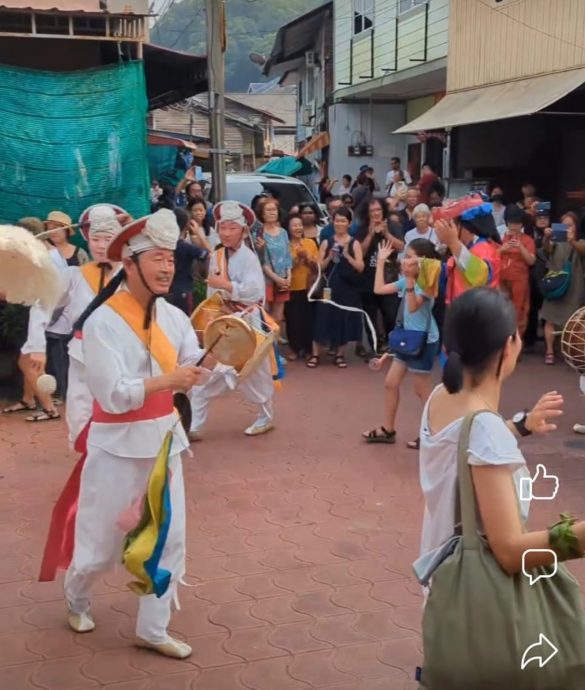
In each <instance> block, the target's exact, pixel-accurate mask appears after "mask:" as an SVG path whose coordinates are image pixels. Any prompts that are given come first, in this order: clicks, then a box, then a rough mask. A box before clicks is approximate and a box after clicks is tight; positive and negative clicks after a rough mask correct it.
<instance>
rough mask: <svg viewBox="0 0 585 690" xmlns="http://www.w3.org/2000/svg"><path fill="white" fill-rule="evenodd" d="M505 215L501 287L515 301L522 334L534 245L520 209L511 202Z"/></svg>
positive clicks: (533, 259) (527, 307)
mask: <svg viewBox="0 0 585 690" xmlns="http://www.w3.org/2000/svg"><path fill="white" fill-rule="evenodd" d="M504 219H505V221H506V233H505V234H504V237H503V241H502V246H501V247H500V254H501V257H502V263H501V269H500V270H501V273H500V287H501V289H502V290H503V291H504V292H505V293H506V294H507V295H508V297H509V298H510V300H511V301H512V303H513V305H514V309H515V310H516V320H517V322H518V333H519V334H520V337H521V338H524V333H525V332H526V327H527V325H528V314H529V312H530V267H531V266H534V263H535V261H536V245H535V243H534V240H533V239H532V237H530V236H529V235H527V234H525V232H524V212H523V211H522V209H520V208H518V206H516V205H515V204H511V205H510V206H508V207H507V208H506V212H505V214H504Z"/></svg>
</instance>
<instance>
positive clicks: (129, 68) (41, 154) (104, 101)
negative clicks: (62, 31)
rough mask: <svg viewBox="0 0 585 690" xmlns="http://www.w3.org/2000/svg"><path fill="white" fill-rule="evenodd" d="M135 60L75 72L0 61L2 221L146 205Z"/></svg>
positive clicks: (143, 209)
mask: <svg viewBox="0 0 585 690" xmlns="http://www.w3.org/2000/svg"><path fill="white" fill-rule="evenodd" d="M146 111H147V99H146V88H145V82H144V70H143V64H142V62H140V61H134V62H129V63H126V64H120V65H108V66H106V67H100V68H97V69H91V70H80V71H76V72H43V71H38V70H31V69H23V68H19V67H11V66H7V65H0V119H1V123H2V124H1V127H0V222H14V221H16V220H18V219H19V218H22V217H23V216H38V217H40V218H44V217H46V215H47V213H48V212H49V211H51V210H61V211H65V212H66V213H68V214H69V215H70V216H72V218H73V219H74V220H76V219H77V218H78V217H79V215H80V214H81V212H82V211H83V210H84V209H85V208H86V207H87V206H90V205H91V204H95V203H99V202H109V203H113V204H117V205H119V206H122V207H123V208H125V209H127V210H128V212H129V213H131V214H132V215H133V216H135V217H139V216H141V215H144V214H145V213H148V211H149V175H148V163H147V141H146Z"/></svg>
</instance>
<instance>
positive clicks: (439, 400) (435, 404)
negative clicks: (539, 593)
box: [420, 288, 585, 663]
mask: <svg viewBox="0 0 585 690" xmlns="http://www.w3.org/2000/svg"><path fill="white" fill-rule="evenodd" d="M444 339H445V340H444V342H445V349H446V351H447V354H448V359H447V363H446V365H445V368H444V370H443V385H441V386H438V387H437V388H436V389H435V390H434V391H433V393H432V394H431V397H430V398H429V401H428V402H427V405H426V406H425V410H424V412H423V416H422V421H421V430H420V443H421V446H420V479H421V487H422V491H423V494H424V497H425V502H426V507H425V514H424V521H423V529H422V546H421V551H422V554H423V555H425V554H428V553H429V552H431V551H433V550H434V549H436V548H437V547H439V546H441V545H443V544H444V543H445V542H446V541H447V540H448V539H450V538H451V537H452V536H453V535H454V534H455V529H456V526H455V511H456V495H457V490H456V486H457V455H458V453H457V450H458V449H457V446H458V442H459V435H460V430H461V426H462V422H463V420H464V419H465V418H466V417H467V416H468V415H470V414H473V413H479V414H478V415H477V416H476V417H475V419H474V421H473V425H472V428H471V434H470V440H469V444H468V464H469V465H470V466H471V476H472V481H473V485H474V489H475V495H476V501H477V505H478V511H479V517H480V521H481V525H482V526H483V532H484V533H485V536H486V539H487V542H488V544H489V547H490V549H491V551H492V552H493V555H494V557H495V559H496V560H497V562H498V563H499V565H500V566H501V567H502V569H503V570H504V571H505V572H506V573H508V574H509V575H512V574H515V573H518V572H520V571H521V569H522V560H523V554H524V552H525V551H527V550H528V549H536V551H534V552H533V553H532V554H530V555H529V556H527V557H526V559H525V560H526V569H527V570H530V569H532V568H534V567H536V566H540V565H550V564H551V556H552V554H551V553H550V551H548V552H547V551H545V550H546V549H550V548H551V544H552V542H550V543H549V533H548V532H547V530H546V529H544V530H540V531H536V532H527V531H525V529H524V526H523V522H524V521H525V520H526V518H527V517H528V508H529V503H530V501H526V500H522V495H521V492H520V486H521V479H522V478H530V472H529V470H528V467H527V465H526V461H525V459H524V456H523V454H522V451H521V450H520V448H519V447H518V441H519V440H520V439H521V438H523V437H525V436H529V435H531V434H533V433H534V434H543V433H547V432H550V431H554V430H555V429H556V425H555V423H554V422H555V421H556V419H557V418H558V417H559V416H560V415H561V414H562V407H563V398H562V396H561V395H560V394H559V393H557V392H556V391H552V392H549V393H546V394H545V395H544V396H542V397H541V398H540V400H539V401H538V402H537V404H536V405H535V407H533V408H532V410H531V411H530V412H527V413H526V412H521V413H518V414H517V415H515V416H514V417H513V419H512V420H511V421H505V420H504V419H503V418H502V417H501V416H500V413H499V409H500V402H501V392H502V384H503V383H504V381H506V380H507V379H508V378H509V377H510V376H511V375H512V374H513V373H514V369H515V368H516V362H517V360H518V355H519V354H520V350H521V347H522V342H521V340H520V337H519V335H518V331H517V324H516V313H515V309H514V305H513V304H512V303H511V302H510V301H509V300H508V299H507V298H506V297H505V296H504V295H503V294H502V293H500V292H498V291H497V290H491V289H489V288H475V289H472V290H469V291H467V292H465V293H464V294H463V295H461V296H460V297H458V298H457V299H456V300H455V301H454V302H453V304H452V305H451V307H450V309H449V311H448V312H447V317H446V320H445V333H444ZM519 508H520V509H519ZM572 529H573V531H574V533H575V535H576V537H577V539H578V543H579V552H580V553H582V552H583V551H584V550H585V523H584V522H580V523H577V524H575V525H574V527H573V528H572ZM552 548H555V547H552ZM543 549H544V550H543ZM559 560H560V556H559ZM431 587H432V585H431ZM518 663H520V662H518Z"/></svg>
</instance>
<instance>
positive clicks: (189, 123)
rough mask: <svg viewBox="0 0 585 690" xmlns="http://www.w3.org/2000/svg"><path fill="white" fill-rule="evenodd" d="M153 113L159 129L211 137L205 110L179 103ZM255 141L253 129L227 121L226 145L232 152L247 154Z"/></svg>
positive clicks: (185, 135)
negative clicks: (251, 143) (189, 107)
mask: <svg viewBox="0 0 585 690" xmlns="http://www.w3.org/2000/svg"><path fill="white" fill-rule="evenodd" d="M152 115H153V116H154V125H155V127H156V129H158V130H163V131H165V132H174V133H175V134H181V135H183V136H184V137H189V136H198V137H205V138H208V137H209V117H208V115H207V114H206V113H204V112H201V111H198V110H195V109H192V110H189V109H187V107H186V106H181V105H177V106H174V107H173V106H171V107H169V108H161V109H160V110H155V111H153V113H152ZM253 141H254V133H253V131H251V130H248V129H244V128H243V127H241V126H240V125H238V124H235V123H233V122H230V121H229V120H228V121H227V122H226V123H225V145H226V148H227V149H228V151H230V153H236V154H240V153H242V154H246V153H247V152H248V149H249V148H250V142H253Z"/></svg>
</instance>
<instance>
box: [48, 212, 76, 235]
mask: <svg viewBox="0 0 585 690" xmlns="http://www.w3.org/2000/svg"><path fill="white" fill-rule="evenodd" d="M48 223H58V224H59V225H62V226H63V227H64V228H66V229H67V231H68V233H69V234H70V235H72V234H73V233H74V229H73V227H72V224H73V221H72V220H71V218H70V216H68V215H67V214H66V213H63V211H51V212H50V213H49V215H48V216H47V220H45V221H44V225H45V226H47V225H48Z"/></svg>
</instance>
